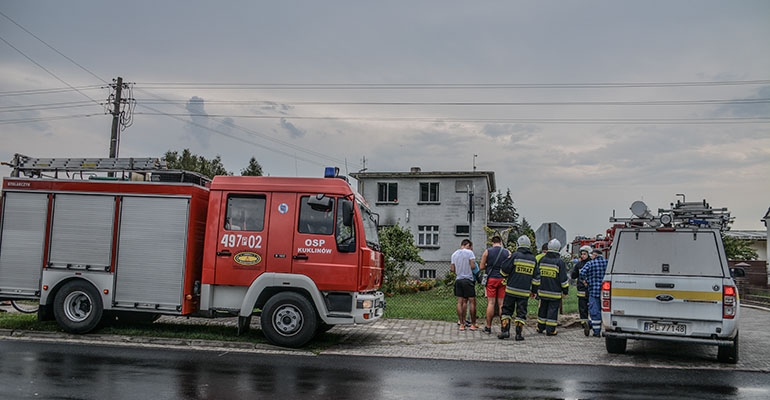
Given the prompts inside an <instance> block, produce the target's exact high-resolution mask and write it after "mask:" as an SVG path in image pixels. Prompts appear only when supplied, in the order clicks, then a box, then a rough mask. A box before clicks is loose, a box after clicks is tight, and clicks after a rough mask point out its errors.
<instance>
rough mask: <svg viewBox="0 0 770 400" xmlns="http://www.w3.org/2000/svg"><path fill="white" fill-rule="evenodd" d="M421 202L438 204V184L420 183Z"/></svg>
mask: <svg viewBox="0 0 770 400" xmlns="http://www.w3.org/2000/svg"><path fill="white" fill-rule="evenodd" d="M420 201H421V202H426V203H438V201H439V200H438V182H421V183H420Z"/></svg>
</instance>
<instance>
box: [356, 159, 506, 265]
mask: <svg viewBox="0 0 770 400" xmlns="http://www.w3.org/2000/svg"><path fill="white" fill-rule="evenodd" d="M350 176H351V177H353V178H355V179H356V180H357V181H358V186H357V187H358V192H359V193H360V194H361V195H362V196H364V198H365V199H366V201H367V202H368V203H369V206H370V207H371V208H372V211H374V212H376V213H378V214H379V215H380V225H396V224H398V225H400V226H402V227H406V228H408V229H409V230H410V231H411V232H412V234H413V235H414V238H415V244H416V245H417V246H418V247H419V248H420V256H421V257H422V258H423V259H424V260H425V261H426V265H425V266H420V267H415V268H417V269H426V268H428V269H435V270H436V273H437V277H439V278H440V277H441V276H443V275H444V274H445V272H446V271H444V270H445V269H446V270H447V271H448V265H449V260H450V258H451V256H452V253H453V252H454V251H455V250H457V249H458V248H459V247H460V242H461V241H462V240H463V239H471V241H473V243H474V252H475V253H476V256H477V257H479V258H480V257H481V254H482V253H483V252H484V249H485V248H486V246H485V242H486V233H485V231H484V226H486V225H487V222H488V217H489V194H490V192H494V191H495V190H496V187H495V180H494V172H488V171H479V172H476V171H474V172H422V171H420V170H417V169H416V168H413V169H412V171H411V172H358V173H351V174H350ZM380 184H383V185H387V184H395V185H396V186H395V187H396V189H397V196H396V197H397V198H395V199H393V198H392V197H393V196H391V198H388V197H387V196H383V193H382V190H383V188H382V187H381V185H380ZM421 184H422V185H428V193H427V195H428V197H427V198H426V197H425V194H426V193H424V192H423V190H424V189H425V188H424V187H421ZM436 185H437V186H438V192H437V194H438V198H435V196H432V194H433V193H431V191H432V189H435V188H436ZM392 188H393V186H390V187H389V189H385V190H390V189H392ZM469 189H470V191H472V192H473V211H474V220H473V222H472V223H471V224H470V229H468V226H469V223H468V210H469V203H468V198H469V196H468V192H469ZM458 227H459V228H458ZM436 229H437V230H436ZM458 229H459V230H460V232H458ZM415 268H412V269H415ZM412 274H413V275H415V276H418V273H417V272H416V270H415V271H412Z"/></svg>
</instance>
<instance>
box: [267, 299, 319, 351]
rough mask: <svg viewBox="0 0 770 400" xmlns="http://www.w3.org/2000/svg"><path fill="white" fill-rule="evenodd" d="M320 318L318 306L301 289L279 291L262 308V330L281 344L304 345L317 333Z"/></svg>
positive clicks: (285, 345)
mask: <svg viewBox="0 0 770 400" xmlns="http://www.w3.org/2000/svg"><path fill="white" fill-rule="evenodd" d="M317 321H318V316H317V315H316V311H315V307H313V304H312V303H311V302H310V301H309V300H308V299H307V298H306V297H305V296H302V295H301V294H299V293H293V292H285V293H278V294H276V295H275V296H273V297H271V298H270V300H268V301H267V303H266V304H265V306H264V308H262V316H261V325H262V332H263V333H264V334H265V337H267V339H268V340H269V341H270V342H272V343H273V344H276V345H278V346H283V347H294V348H296V347H302V346H304V345H305V344H306V343H307V342H309V341H310V340H311V339H313V337H314V336H315V334H316V325H317V324H318V322H317Z"/></svg>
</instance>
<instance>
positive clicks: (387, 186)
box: [377, 182, 398, 203]
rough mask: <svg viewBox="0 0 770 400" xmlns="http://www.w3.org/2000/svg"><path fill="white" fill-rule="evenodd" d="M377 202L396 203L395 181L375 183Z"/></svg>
mask: <svg viewBox="0 0 770 400" xmlns="http://www.w3.org/2000/svg"><path fill="white" fill-rule="evenodd" d="M377 202H378V203H398V183H395V182H379V183H377Z"/></svg>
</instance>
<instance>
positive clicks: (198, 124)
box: [185, 96, 211, 148]
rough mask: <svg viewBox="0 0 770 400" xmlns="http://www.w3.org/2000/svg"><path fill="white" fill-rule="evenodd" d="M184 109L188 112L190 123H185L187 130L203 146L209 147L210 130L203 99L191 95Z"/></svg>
mask: <svg viewBox="0 0 770 400" xmlns="http://www.w3.org/2000/svg"><path fill="white" fill-rule="evenodd" d="M185 109H187V111H188V112H189V113H190V119H191V120H192V122H193V123H192V124H188V125H187V131H188V132H189V133H190V134H191V135H192V137H193V138H195V140H197V141H198V143H200V145H201V146H203V147H204V148H208V147H209V140H210V137H211V132H210V131H209V130H208V127H209V116H208V113H206V106H205V100H203V98H201V97H198V96H193V97H191V98H190V100H188V101H187V104H185Z"/></svg>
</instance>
